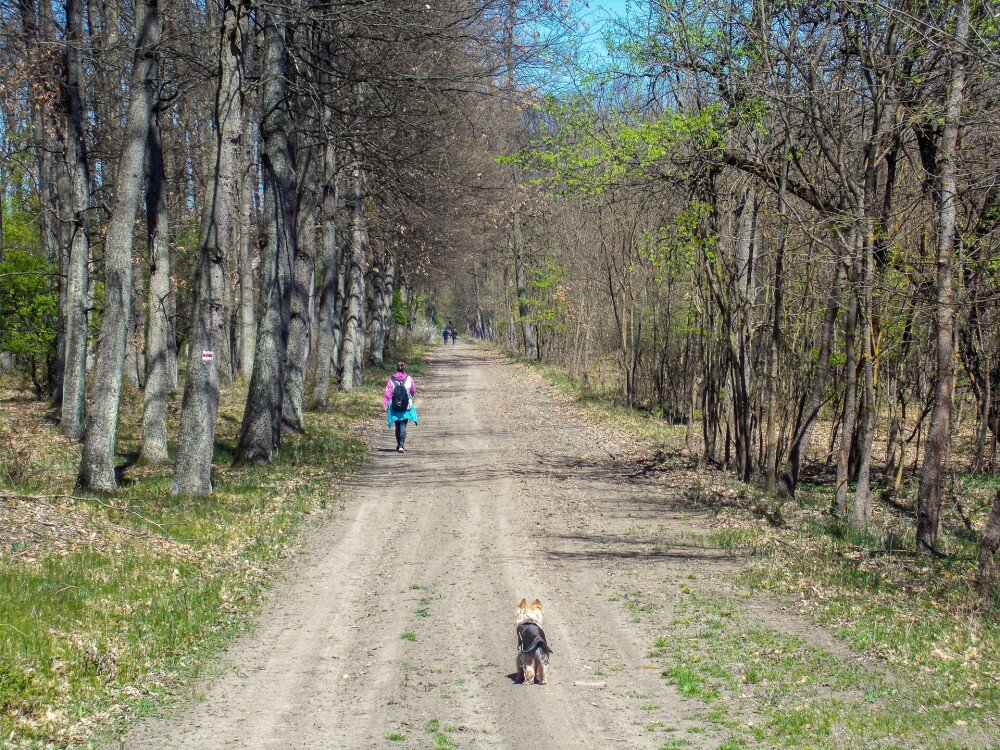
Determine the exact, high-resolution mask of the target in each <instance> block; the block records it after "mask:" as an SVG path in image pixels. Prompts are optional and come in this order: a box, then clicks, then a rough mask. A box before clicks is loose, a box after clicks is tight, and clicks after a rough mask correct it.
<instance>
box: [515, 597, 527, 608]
mask: <svg viewBox="0 0 1000 750" xmlns="http://www.w3.org/2000/svg"><path fill="white" fill-rule="evenodd" d="M517 608H518V609H527V608H528V600H527V599H522V600H521V601H520V602H518V604H517Z"/></svg>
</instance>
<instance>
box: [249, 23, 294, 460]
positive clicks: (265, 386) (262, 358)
mask: <svg viewBox="0 0 1000 750" xmlns="http://www.w3.org/2000/svg"><path fill="white" fill-rule="evenodd" d="M284 26H285V22H284V20H283V19H278V18H275V16H274V15H273V14H272V13H265V14H264V17H263V34H264V72H265V79H264V97H263V98H264V119H263V120H262V121H261V138H262V141H263V150H262V153H261V162H262V166H263V169H264V211H263V214H264V216H263V219H264V222H265V224H266V232H267V243H266V245H265V247H264V250H263V251H262V252H261V272H260V295H261V305H260V309H261V310H262V311H263V312H262V318H261V321H260V325H259V327H258V330H257V344H256V350H255V353H254V364H253V374H252V375H251V377H250V390H249V392H248V394H247V405H246V408H245V409H244V411H243V421H242V423H241V424H240V436H239V442H238V444H237V447H236V461H237V462H238V463H250V464H258V463H265V462H268V461H270V460H271V458H272V457H273V455H274V452H275V451H276V450H277V448H278V445H279V444H280V442H281V403H282V394H283V392H284V382H285V351H286V344H287V338H288V314H289V313H288V309H289V305H288V294H289V289H288V288H289V285H290V283H291V277H292V265H293V262H294V258H295V188H294V175H295V170H294V165H293V162H292V150H291V144H290V143H289V140H288V132H289V128H288V121H287V120H288V118H287V114H286V112H285V109H284V106H285V104H284V103H285V75H286V73H285V69H286V65H285V28H284Z"/></svg>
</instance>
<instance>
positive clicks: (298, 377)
mask: <svg viewBox="0 0 1000 750" xmlns="http://www.w3.org/2000/svg"><path fill="white" fill-rule="evenodd" d="M311 179H312V176H311V175H310V174H309V170H307V172H306V177H305V180H311ZM312 187H313V186H312V185H309V187H305V188H303V189H302V191H301V199H300V200H301V205H300V207H299V216H298V219H299V222H298V226H297V228H296V232H297V236H296V250H297V252H296V254H295V275H294V278H293V281H292V290H291V294H292V304H291V317H290V319H289V321H288V351H287V353H286V356H285V363H286V365H285V368H286V369H285V393H284V401H283V403H282V407H281V418H282V421H283V422H284V425H285V427H287V428H288V429H290V430H292V431H294V432H299V433H301V432H304V431H305V428H304V427H303V424H302V409H303V401H304V398H305V388H306V368H307V366H308V364H309V349H310V346H311V344H312V318H311V315H310V311H311V308H312V304H311V303H312V299H313V286H314V285H315V280H316V230H317V224H318V223H319V202H318V199H317V196H316V194H315V191H314V190H313V189H312Z"/></svg>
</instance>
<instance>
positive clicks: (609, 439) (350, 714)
mask: <svg viewBox="0 0 1000 750" xmlns="http://www.w3.org/2000/svg"><path fill="white" fill-rule="evenodd" d="M418 387H419V388H420V391H419V393H418V400H417V407H418V409H419V411H420V415H421V424H420V426H419V427H418V428H411V431H410V437H409V443H408V449H409V450H408V452H407V453H406V454H405V455H399V454H397V453H395V452H390V451H389V450H388V449H389V448H390V447H391V445H392V440H391V434H390V433H389V432H388V431H386V432H385V433H384V437H385V439H384V448H383V449H380V450H378V451H376V452H375V454H374V457H373V459H372V460H371V461H370V462H369V464H368V467H367V470H366V471H365V472H364V473H363V475H362V476H361V477H360V479H359V480H358V481H357V482H356V483H355V485H354V486H353V488H352V489H351V490H350V491H349V493H348V498H347V500H346V510H345V512H344V513H342V514H341V515H340V516H339V517H338V518H336V519H334V521H333V522H332V523H330V524H328V525H327V526H325V527H323V529H322V530H321V532H320V533H317V534H314V535H313V538H312V541H311V542H310V543H309V545H308V547H309V549H308V552H307V554H305V555H304V556H303V560H302V561H301V562H300V563H299V564H298V565H297V566H296V567H295V568H294V569H293V571H292V572H291V573H290V574H289V575H288V577H287V580H286V581H285V582H284V583H282V584H279V586H278V587H277V589H276V590H275V591H274V592H273V594H272V595H271V596H270V597H269V599H268V603H267V604H266V605H265V607H264V609H263V611H262V612H261V615H260V618H259V623H258V625H257V627H256V628H255V629H254V630H253V632H252V633H251V634H249V635H248V636H246V637H245V638H242V639H240V640H239V641H238V642H237V643H235V644H234V645H233V647H232V648H230V649H229V651H228V652H227V653H226V655H225V657H224V661H223V666H222V670H221V673H220V675H219V676H217V677H216V678H215V679H214V680H212V681H211V682H210V683H208V684H206V685H205V686H204V695H203V699H202V700H201V701H200V702H198V703H197V704H195V705H193V706H190V707H188V708H186V709H181V710H180V711H181V712H180V713H178V714H177V715H175V716H171V717H165V718H155V719H152V720H149V721H147V722H145V723H144V724H142V725H141V726H139V727H137V728H136V729H135V730H133V731H132V732H131V733H130V734H129V735H128V736H127V737H126V739H125V741H124V743H123V745H122V747H125V748H136V749H138V748H156V750H167V749H169V748H199V749H200V750H204V749H206V748H255V749H256V748H282V749H294V750H305V749H306V748H325V749H328V750H333V749H345V750H353V749H355V748H357V749H358V750H361V749H362V748H365V749H367V748H381V747H398V748H433V747H438V748H447V747H457V748H524V749H525V750H546V749H547V748H567V749H568V748H612V747H614V748H659V747H661V746H662V745H663V743H664V742H665V739H666V738H665V735H664V734H663V732H661V731H650V729H649V727H651V726H656V727H661V728H662V727H664V726H668V727H671V728H676V730H677V731H680V732H683V731H684V729H685V727H687V726H689V725H690V723H691V722H692V721H694V719H695V717H694V715H693V714H692V713H691V712H692V711H693V710H694V709H693V708H692V707H691V706H690V704H689V703H688V702H685V701H683V700H682V699H680V698H679V696H678V695H677V694H676V692H675V691H674V690H673V688H672V687H671V686H670V685H669V684H668V683H667V681H666V680H664V679H663V678H662V677H661V676H660V671H659V669H657V668H654V665H653V664H651V663H650V662H649V659H648V657H647V654H648V652H649V651H650V649H651V647H652V644H653V642H654V641H655V639H656V638H657V637H658V636H662V635H665V633H664V631H663V630H662V627H663V624H662V623H663V622H666V621H668V619H667V615H668V614H669V613H664V612H652V613H648V616H637V610H636V609H635V608H630V607H628V606H626V605H627V604H628V600H627V594H628V592H629V591H632V590H648V589H650V588H655V587H656V586H662V585H664V583H667V584H669V583H671V582H678V581H682V580H691V579H693V578H695V577H697V578H700V579H704V578H711V577H712V576H713V574H714V573H715V572H716V571H719V570H722V569H725V568H728V567H731V566H732V565H733V564H734V563H733V561H732V560H729V559H727V558H725V557H724V556H723V555H722V553H720V552H717V551H714V550H712V549H710V548H704V547H699V546H694V545H692V546H686V545H684V544H683V543H681V544H672V545H670V546H669V548H658V547H656V546H650V545H647V544H643V543H641V541H639V540H637V539H636V538H635V537H634V536H633V535H632V534H631V533H630V530H631V529H632V528H633V527H635V526H636V525H641V524H657V525H659V526H660V527H663V526H666V527H668V528H669V529H672V530H673V531H675V532H676V536H677V537H678V538H679V539H683V538H685V534H686V531H687V530H688V529H694V530H696V529H697V528H698V527H697V526H696V524H699V523H701V522H700V521H698V520H697V519H691V518H689V517H688V515H687V513H686V512H685V511H683V510H682V508H681V505H680V504H679V503H676V502H674V501H675V500H676V495H675V494H672V493H677V492H680V489H681V488H677V487H674V488H671V487H670V485H666V486H665V485H664V484H663V483H662V482H654V481H653V480H652V479H646V478H645V477H644V476H643V475H642V474H641V472H639V473H637V472H635V471H634V470H633V469H634V467H633V468H632V469H630V470H629V471H626V470H625V467H622V466H620V465H619V462H618V461H616V459H615V456H616V455H619V454H622V453H624V451H626V450H627V446H624V445H623V444H622V438H621V437H620V436H617V437H616V436H615V435H611V434H606V433H604V432H602V431H599V430H598V429H597V428H595V427H593V426H591V425H588V424H587V423H586V422H584V421H583V420H580V419H579V418H578V417H576V416H574V415H573V413H572V410H571V409H569V408H567V407H566V406H565V405H563V404H561V403H559V400H558V399H556V398H554V397H553V394H552V393H551V391H550V389H549V388H548V387H547V386H546V385H544V384H543V383H542V382H541V381H540V380H539V379H538V378H537V377H536V376H534V375H532V374H530V373H527V372H525V371H524V370H523V369H522V368H520V367H519V366H517V365H513V364H510V363H509V362H507V361H505V360H503V359H502V358H499V357H497V356H495V355H493V354H491V353H489V352H486V351H484V350H482V349H480V348H479V347H477V346H475V345H473V344H460V345H458V346H455V347H451V346H449V347H447V348H442V349H439V350H438V353H437V354H436V356H435V360H434V362H433V365H432V367H431V369H430V371H429V372H428V374H427V375H426V376H424V377H423V378H421V379H420V381H419V382H418ZM522 596H527V597H529V599H530V598H531V597H535V596H538V597H541V599H542V601H543V602H544V604H545V610H546V617H547V619H546V622H545V630H546V633H547V635H548V637H549V641H550V645H551V646H552V648H553V649H554V651H555V653H554V654H553V656H552V660H551V673H550V678H549V684H547V685H544V686H539V685H533V686H522V685H518V684H515V683H514V681H513V679H512V673H513V671H514V659H515V635H514V623H513V615H514V606H515V604H516V602H517V601H518V600H519V599H520V598H521V597H522ZM623 597H625V599H624V601H623ZM640 609H641V608H640ZM658 623H659V624H658ZM404 635H405V637H404ZM390 736H392V737H394V738H395V739H390ZM686 740H687V741H688V742H689V743H690V744H688V745H685V747H691V748H700V747H706V748H707V747H717V746H718V739H717V738H712V737H711V736H710V735H709V734H708V733H692V734H687V735H686ZM449 743H450V744H449Z"/></svg>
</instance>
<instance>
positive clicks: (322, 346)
mask: <svg viewBox="0 0 1000 750" xmlns="http://www.w3.org/2000/svg"><path fill="white" fill-rule="evenodd" d="M324 117H325V114H324ZM328 137H329V136H328ZM336 175H337V153H336V148H335V146H334V144H333V143H332V142H327V143H326V144H325V145H324V147H323V201H322V205H321V207H320V208H321V211H322V223H323V232H322V237H323V239H322V242H323V247H322V250H321V258H322V262H323V276H322V278H321V280H320V290H319V331H318V335H317V342H316V349H317V355H316V384H315V387H314V390H313V396H314V399H315V403H316V406H317V407H319V408H323V407H325V406H326V405H327V402H328V401H329V396H330V371H331V369H332V368H333V367H334V353H335V352H336V351H337V348H336V347H337V346H339V344H340V341H339V340H337V341H336V343H335V341H334V338H335V336H334V326H335V325H336V326H337V327H338V328H339V326H340V319H339V315H338V310H337V296H338V289H337V287H338V284H339V283H340V280H341V274H340V252H338V251H339V248H338V246H337V243H338V241H339V240H338V237H337V225H336V222H335V217H336V213H337V178H336Z"/></svg>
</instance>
